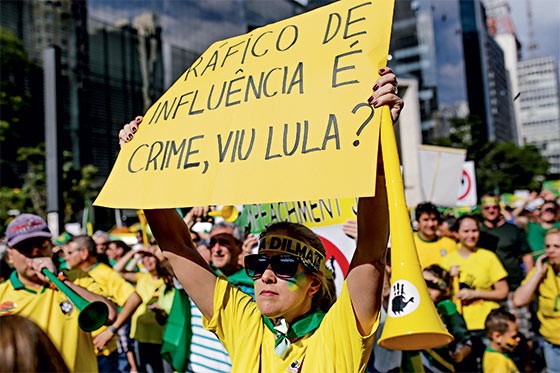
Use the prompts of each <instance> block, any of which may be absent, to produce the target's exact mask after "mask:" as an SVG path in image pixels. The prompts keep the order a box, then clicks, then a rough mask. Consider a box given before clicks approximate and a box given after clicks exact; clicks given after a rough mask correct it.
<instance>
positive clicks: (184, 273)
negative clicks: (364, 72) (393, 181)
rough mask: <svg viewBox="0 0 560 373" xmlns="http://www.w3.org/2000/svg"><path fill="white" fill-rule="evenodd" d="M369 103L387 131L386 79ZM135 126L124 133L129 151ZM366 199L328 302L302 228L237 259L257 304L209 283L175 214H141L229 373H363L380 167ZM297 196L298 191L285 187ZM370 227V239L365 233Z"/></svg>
mask: <svg viewBox="0 0 560 373" xmlns="http://www.w3.org/2000/svg"><path fill="white" fill-rule="evenodd" d="M379 74H380V78H379V79H378V80H377V81H376V83H375V85H374V86H373V94H372V96H371V97H370V98H369V100H368V102H369V103H370V104H371V105H372V106H373V107H375V108H379V107H380V106H382V105H388V106H389V108H390V111H391V114H392V119H393V122H395V121H396V120H397V118H398V116H399V114H400V111H401V109H402V106H403V102H402V100H401V99H400V98H399V97H398V96H397V95H396V94H395V93H396V86H397V81H396V76H395V75H394V74H393V73H392V71H391V69H389V68H387V67H385V68H381V69H380V70H379ZM140 122H141V118H139V119H138V120H134V121H132V122H131V123H129V124H127V125H126V126H125V127H124V128H123V130H121V132H120V134H119V139H120V143H121V144H124V143H125V142H127V141H130V140H131V139H132V137H133V133H134V132H136V129H137V127H138V125H139V124H140ZM377 161H378V166H377V182H376V190H375V197H374V198H373V197H369V198H365V197H363V198H360V199H359V201H358V231H359V234H358V236H359V240H358V242H357V248H356V251H355V254H354V256H353V259H352V262H351V264H350V268H349V270H348V274H347V277H346V280H345V281H344V285H343V289H342V292H341V295H340V297H339V298H338V299H337V300H336V301H335V291H334V283H333V281H332V273H330V272H329V270H328V269H327V268H326V265H325V264H326V263H325V262H326V258H325V257H326V254H325V248H324V246H323V244H322V243H321V240H320V239H319V238H318V237H317V236H316V235H315V234H314V233H313V232H312V231H311V230H309V229H308V228H306V227H305V226H303V225H300V224H296V223H289V222H286V223H276V224H273V225H271V226H269V227H268V229H267V230H266V231H265V232H264V233H262V234H261V237H260V243H259V251H258V252H259V253H258V254H253V255H247V256H246V257H245V269H246V271H247V274H248V275H250V276H251V277H252V278H253V279H254V280H255V283H254V288H255V298H256V301H253V299H252V298H251V297H250V296H249V295H247V294H245V293H243V292H242V291H241V290H239V289H237V288H235V287H234V286H233V285H232V284H230V283H229V282H228V281H227V279H225V278H224V277H217V276H216V274H215V273H214V272H213V271H212V269H211V267H210V266H209V265H208V263H207V262H206V261H205V260H204V259H203V258H202V257H201V256H200V254H199V253H198V252H197V250H196V247H195V245H194V243H193V242H192V239H191V235H190V233H189V231H188V228H187V226H186V224H185V223H184V221H183V220H182V219H181V217H180V216H179V214H178V213H177V211H176V210H175V209H155V210H145V214H146V218H147V220H148V223H149V225H150V227H151V229H152V232H153V233H154V236H155V238H156V239H157V242H158V244H159V246H160V247H161V249H162V250H163V252H164V254H165V256H166V257H167V258H168V260H169V262H170V263H171V265H172V267H173V270H174V272H175V274H176V276H177V278H178V279H179V281H180V282H181V284H182V285H183V287H184V289H185V291H186V292H187V294H188V295H189V297H191V298H192V300H193V301H194V302H195V303H196V305H197V306H198V308H199V309H200V311H201V313H202V315H203V324H204V326H205V327H206V328H207V329H208V330H210V331H213V332H215V333H216V334H217V335H218V337H219V338H220V340H221V341H222V342H223V344H224V346H225V347H226V349H227V350H228V352H229V353H230V356H231V358H232V371H234V372H286V371H288V372H363V371H365V369H366V365H367V361H368V358H369V356H370V353H371V349H372V347H373V339H374V334H375V330H376V328H377V325H378V320H379V308H380V305H381V291H382V287H383V277H384V272H385V270H384V269H385V256H386V249H387V242H388V235H389V229H388V226H389V222H388V206H387V193H386V189H385V178H384V175H383V164H382V163H383V160H382V158H381V157H380V156H379V158H378V160H377ZM293 187H297V186H295V185H294V186H293ZM372 227H376V229H372Z"/></svg>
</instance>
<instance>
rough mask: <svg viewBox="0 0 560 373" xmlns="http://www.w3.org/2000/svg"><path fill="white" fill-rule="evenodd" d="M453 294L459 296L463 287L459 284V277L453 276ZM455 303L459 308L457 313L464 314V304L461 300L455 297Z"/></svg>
mask: <svg viewBox="0 0 560 373" xmlns="http://www.w3.org/2000/svg"><path fill="white" fill-rule="evenodd" d="M452 284H453V294H457V293H458V292H459V290H461V285H460V284H459V276H458V275H457V276H453V281H452ZM453 303H455V306H457V312H459V313H460V314H463V302H462V301H461V299H459V298H455V297H453Z"/></svg>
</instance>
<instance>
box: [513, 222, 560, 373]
mask: <svg viewBox="0 0 560 373" xmlns="http://www.w3.org/2000/svg"><path fill="white" fill-rule="evenodd" d="M544 242H545V244H544V248H545V253H544V255H541V256H540V257H539V258H538V259H537V262H536V265H535V267H533V269H532V270H531V271H530V272H529V273H528V274H527V276H526V277H525V280H523V282H522V283H521V286H520V287H518V288H517V290H516V291H515V294H514V295H513V304H514V305H515V306H517V307H520V306H522V305H526V304H529V303H531V302H532V301H533V299H534V298H535V296H538V308H537V317H538V319H539V321H540V322H541V326H540V329H539V332H540V334H541V335H542V336H543V338H544V359H545V362H546V367H547V372H550V373H558V372H560V229H558V228H553V229H551V230H549V231H548V232H547V234H546V236H545V241H544Z"/></svg>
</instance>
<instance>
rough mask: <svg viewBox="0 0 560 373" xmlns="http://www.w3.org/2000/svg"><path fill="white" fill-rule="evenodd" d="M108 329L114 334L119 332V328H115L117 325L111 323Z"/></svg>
mask: <svg viewBox="0 0 560 373" xmlns="http://www.w3.org/2000/svg"><path fill="white" fill-rule="evenodd" d="M108 329H109V330H110V331H111V332H112V333H113V334H117V328H115V325H109V327H108Z"/></svg>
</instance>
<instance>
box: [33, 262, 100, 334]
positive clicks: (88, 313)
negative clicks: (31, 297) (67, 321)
mask: <svg viewBox="0 0 560 373" xmlns="http://www.w3.org/2000/svg"><path fill="white" fill-rule="evenodd" d="M41 273H42V274H43V275H45V276H46V277H47V278H48V279H49V280H50V282H52V283H53V284H54V285H55V286H56V287H57V288H58V290H60V291H61V292H63V293H64V295H66V296H67V297H68V299H70V301H71V302H72V303H73V304H74V306H75V307H76V308H77V309H78V310H79V311H80V314H79V315H78V325H80V328H81V329H82V330H84V331H86V332H92V331H94V330H97V329H99V328H100V327H102V326H103V325H105V323H106V322H107V319H108V318H109V308H108V307H107V305H106V304H105V303H103V302H99V301H95V302H89V301H87V300H85V299H84V298H82V297H81V296H79V295H78V294H77V293H76V292H75V291H74V290H72V289H70V288H69V287H68V286H67V285H65V284H64V282H62V281H60V280H59V279H58V278H57V277H56V276H55V274H54V273H52V272H51V271H49V270H48V269H46V268H43V269H42V270H41Z"/></svg>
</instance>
